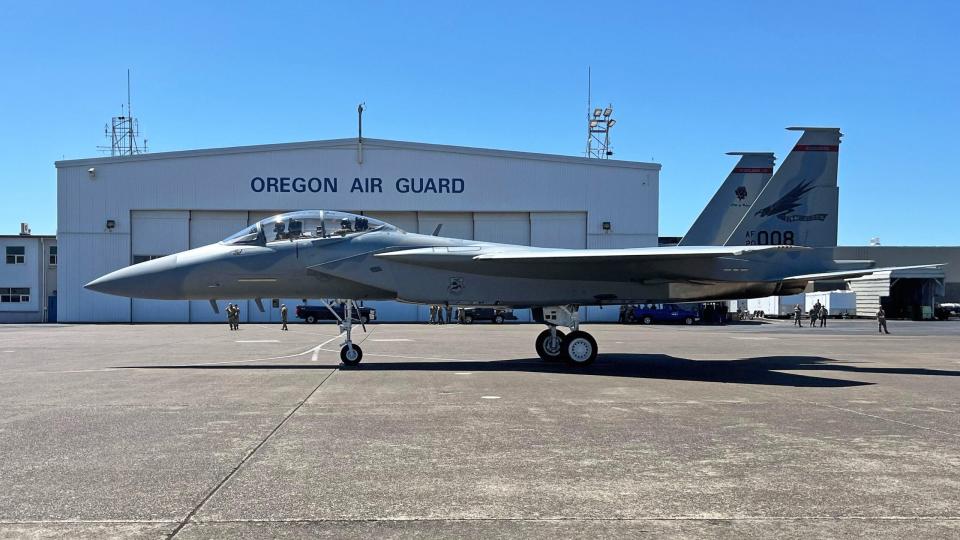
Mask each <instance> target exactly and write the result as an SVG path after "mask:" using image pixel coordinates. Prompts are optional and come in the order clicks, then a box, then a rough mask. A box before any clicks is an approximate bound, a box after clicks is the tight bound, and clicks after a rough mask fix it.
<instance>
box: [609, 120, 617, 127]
mask: <svg viewBox="0 0 960 540" xmlns="http://www.w3.org/2000/svg"><path fill="white" fill-rule="evenodd" d="M616 123H617V121H616V120H614V119H613V118H611V119H609V120H607V127H608V128H612V127H613V125H614V124H616Z"/></svg>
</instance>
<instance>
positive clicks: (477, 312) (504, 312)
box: [463, 308, 517, 324]
mask: <svg viewBox="0 0 960 540" xmlns="http://www.w3.org/2000/svg"><path fill="white" fill-rule="evenodd" d="M515 320H517V316H516V315H514V314H513V310H510V309H497V308H466V309H464V310H463V322H465V323H466V324H472V323H473V322H474V321H491V322H493V323H495V324H503V322H504V321H515Z"/></svg>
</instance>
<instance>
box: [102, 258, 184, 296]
mask: <svg viewBox="0 0 960 540" xmlns="http://www.w3.org/2000/svg"><path fill="white" fill-rule="evenodd" d="M176 267H177V261H176V256H174V255H170V256H167V257H161V258H159V259H155V260H152V261H147V262H142V263H140V264H134V265H132V266H128V267H126V268H121V269H119V270H116V271H113V272H110V273H109V274H107V275H105V276H101V277H99V278H97V279H95V280H93V281H91V282H90V283H87V284H86V285H84V286H83V288H85V289H89V290H91V291H96V292H100V293H105V294H113V295H116V296H129V297H131V298H159V299H165V298H176V297H177V296H178V295H179V294H180V293H181V289H182V287H181V281H182V280H181V279H179V277H178V276H177V272H176Z"/></svg>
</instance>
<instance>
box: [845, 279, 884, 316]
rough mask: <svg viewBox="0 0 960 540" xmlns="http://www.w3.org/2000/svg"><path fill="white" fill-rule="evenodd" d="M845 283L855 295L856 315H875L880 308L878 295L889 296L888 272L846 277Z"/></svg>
mask: <svg viewBox="0 0 960 540" xmlns="http://www.w3.org/2000/svg"><path fill="white" fill-rule="evenodd" d="M847 284H848V285H849V287H850V290H851V291H853V292H854V293H856V295H857V317H874V316H876V314H877V310H879V309H880V297H881V296H890V272H879V273H877V274H872V275H870V276H865V277H862V278H856V279H848V280H847Z"/></svg>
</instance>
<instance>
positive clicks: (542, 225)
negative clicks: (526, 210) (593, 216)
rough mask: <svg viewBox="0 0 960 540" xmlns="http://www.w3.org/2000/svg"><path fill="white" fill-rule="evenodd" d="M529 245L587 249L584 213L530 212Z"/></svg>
mask: <svg viewBox="0 0 960 540" xmlns="http://www.w3.org/2000/svg"><path fill="white" fill-rule="evenodd" d="M530 245H531V246H536V247H553V248H570V249H584V248H586V247H587V214H586V213H585V212H532V213H531V214H530Z"/></svg>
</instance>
